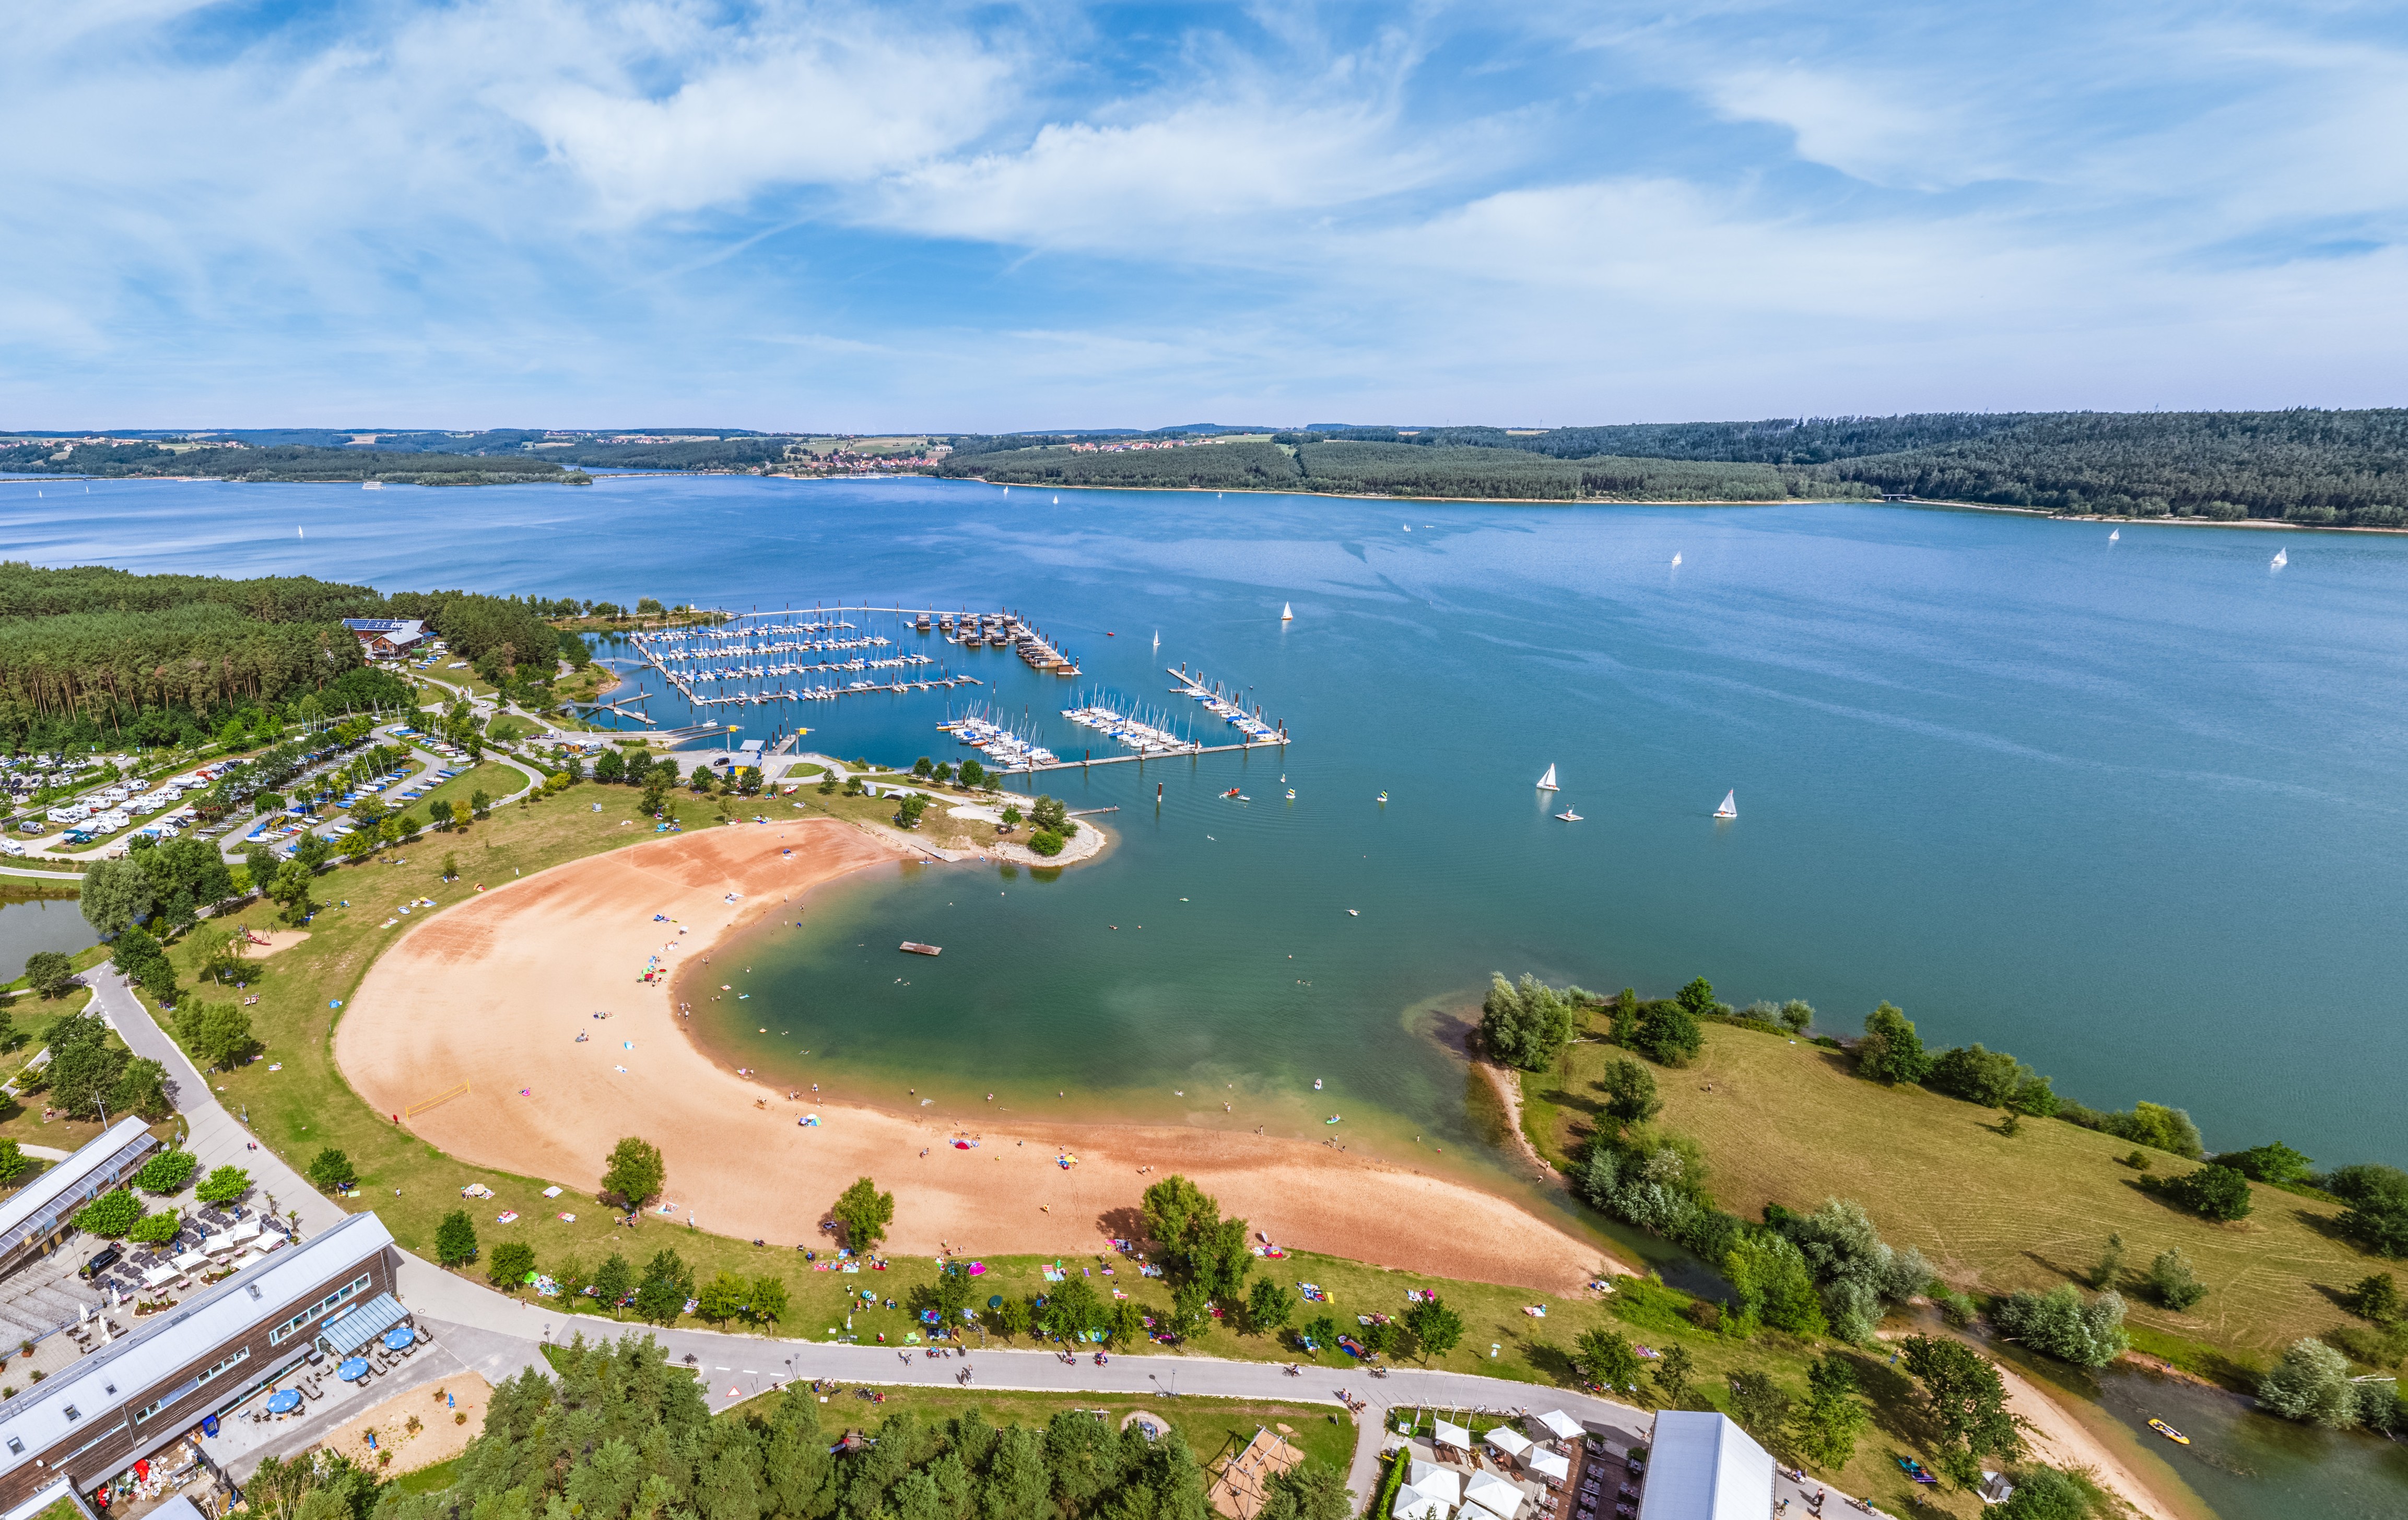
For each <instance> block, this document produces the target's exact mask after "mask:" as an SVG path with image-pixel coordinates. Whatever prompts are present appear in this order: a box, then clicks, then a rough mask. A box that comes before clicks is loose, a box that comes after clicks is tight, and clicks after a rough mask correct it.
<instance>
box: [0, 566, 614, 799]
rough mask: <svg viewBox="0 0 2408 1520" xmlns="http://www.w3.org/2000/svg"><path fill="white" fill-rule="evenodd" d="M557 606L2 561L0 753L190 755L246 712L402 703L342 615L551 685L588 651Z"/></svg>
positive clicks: (401, 694)
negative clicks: (428, 631)
mask: <svg viewBox="0 0 2408 1520" xmlns="http://www.w3.org/2000/svg"><path fill="white" fill-rule="evenodd" d="M570 605H571V606H572V607H573V605H574V604H570ZM556 610H558V608H557V607H556V606H555V605H553V604H549V603H540V604H539V603H534V602H527V601H523V600H521V599H519V598H517V597H504V596H486V595H477V594H474V593H469V592H463V591H436V592H398V593H395V594H394V595H391V596H387V595H382V594H380V593H379V592H377V591H375V590H374V589H372V588H370V587H367V586H350V585H341V584H338V583H336V582H333V581H313V580H309V579H308V578H306V577H300V576H271V577H262V578H258V579H253V580H247V581H229V580H218V579H215V578H212V577H208V576H193V575H135V574H131V573H129V572H127V571H124V570H115V569H109V568H108V567H106V566H72V567H69V568H65V569H55V570H51V569H38V568H36V567H35V566H31V565H25V564H22V563H7V564H0V751H6V752H7V753H23V752H26V751H36V752H54V751H58V750H62V749H65V748H67V747H70V746H75V745H93V744H106V745H123V744H135V745H149V744H162V743H180V744H192V743H196V742H198V741H200V740H201V739H203V738H206V737H207V736H208V735H209V734H211V733H213V732H215V731H216V730H218V729H219V728H220V727H222V725H223V724H225V722H226V721H227V720H228V719H229V718H235V717H247V716H248V715H249V714H252V713H259V712H275V713H280V714H283V715H287V716H296V717H316V716H320V715H324V716H337V715H339V714H341V713H343V712H345V711H350V710H361V709H366V708H371V707H377V706H385V707H391V706H394V705H397V704H400V703H402V702H405V701H407V700H408V698H409V689H408V688H407V687H406V686H405V685H404V684H403V683H402V682H401V681H399V680H397V679H395V678H394V677H393V676H391V675H388V674H386V673H384V672H382V671H380V670H375V669H371V668H368V667H366V665H364V664H363V662H362V660H361V657H360V648H359V640H358V639H357V638H353V637H352V636H351V633H350V632H349V630H347V629H345V628H344V627H343V625H342V624H341V622H340V620H341V619H343V618H346V617H401V618H422V619H424V620H425V621H426V622H427V623H428V624H429V625H431V626H432V627H433V628H434V629H435V631H436V632H437V634H439V635H441V636H442V637H443V638H444V639H445V641H446V642H447V643H449V644H450V646H451V648H452V652H453V653H454V654H456V655H458V656H459V657H460V658H463V659H466V660H469V661H473V662H475V663H476V664H477V665H478V666H479V667H480V669H485V670H491V671H493V672H494V673H495V675H498V676H503V677H507V676H508V675H509V673H510V672H511V671H513V670H515V669H517V668H519V667H530V668H532V669H535V670H538V671H540V672H541V673H543V674H545V675H547V676H548V675H549V674H551V672H552V670H553V669H554V668H555V661H556V660H557V659H558V658H560V657H561V656H563V655H564V654H566V655H567V656H568V657H569V658H570V659H571V660H572V661H575V660H578V659H581V658H582V657H583V656H584V646H583V644H582V642H581V641H580V640H577V639H575V638H573V636H564V635H562V634H560V633H559V632H558V631H556V630H555V629H553V628H552V625H551V624H548V623H546V622H545V621H544V618H545V616H546V615H547V614H549V613H552V612H554V611H556ZM572 644H573V645H575V648H574V649H573V650H571V649H570V648H569V646H570V645H572Z"/></svg>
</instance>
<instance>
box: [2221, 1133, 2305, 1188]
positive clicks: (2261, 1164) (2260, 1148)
mask: <svg viewBox="0 0 2408 1520" xmlns="http://www.w3.org/2000/svg"><path fill="white" fill-rule="evenodd" d="M2209 1159H2210V1160H2211V1161H2212V1162H2214V1164H2215V1165H2216V1166H2219V1167H2229V1168H2231V1169H2233V1170H2234V1171H2237V1172H2239V1173H2241V1175H2242V1176H2243V1177H2246V1178H2248V1179H2250V1180H2251V1181H2252V1182H2259V1183H2274V1184H2276V1185H2277V1186H2280V1185H2282V1184H2284V1183H2301V1182H2305V1181H2306V1180H2307V1177H2308V1173H2309V1172H2310V1171H2312V1170H2313V1169H2315V1162H2314V1161H2312V1160H2310V1159H2309V1158H2308V1157H2306V1156H2304V1155H2301V1154H2300V1153H2299V1152H2297V1151H2294V1150H2292V1149H2291V1148H2290V1147H2289V1146H2287V1145H2286V1144H2284V1143H2283V1142H2282V1141H2281V1140H2274V1141H2272V1142H2271V1143H2269V1144H2265V1145H2253V1146H2251V1147H2250V1148H2249V1149H2248V1150H2245V1151H2227V1152H2225V1153H2224V1154H2222V1155H2218V1156H2211V1157H2209Z"/></svg>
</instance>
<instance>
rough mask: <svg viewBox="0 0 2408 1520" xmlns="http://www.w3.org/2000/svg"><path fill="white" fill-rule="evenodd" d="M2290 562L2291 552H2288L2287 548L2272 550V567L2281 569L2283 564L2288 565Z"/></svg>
mask: <svg viewBox="0 0 2408 1520" xmlns="http://www.w3.org/2000/svg"><path fill="white" fill-rule="evenodd" d="M2290 563H2291V552H2290V551H2289V550H2287V549H2277V550H2275V551H2274V563H2273V565H2272V568H2274V569H2277V570H2279V569H2281V568H2282V567H2283V566H2286V565H2288V564H2290Z"/></svg>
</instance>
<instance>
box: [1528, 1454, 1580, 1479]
mask: <svg viewBox="0 0 2408 1520" xmlns="http://www.w3.org/2000/svg"><path fill="white" fill-rule="evenodd" d="M1527 1466H1528V1468H1529V1470H1531V1471H1533V1472H1535V1473H1537V1474H1538V1475H1539V1476H1540V1477H1541V1478H1553V1479H1555V1482H1557V1483H1566V1482H1569V1481H1570V1478H1571V1475H1572V1463H1571V1458H1570V1457H1568V1456H1559V1455H1556V1454H1555V1453H1554V1452H1532V1453H1531V1454H1530V1460H1529V1462H1528V1463H1527Z"/></svg>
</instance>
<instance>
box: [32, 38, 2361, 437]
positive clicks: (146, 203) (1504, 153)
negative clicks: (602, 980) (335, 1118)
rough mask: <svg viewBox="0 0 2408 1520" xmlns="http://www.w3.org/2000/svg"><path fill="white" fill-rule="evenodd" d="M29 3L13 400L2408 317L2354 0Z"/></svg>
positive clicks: (1654, 362)
mask: <svg viewBox="0 0 2408 1520" xmlns="http://www.w3.org/2000/svg"><path fill="white" fill-rule="evenodd" d="M15 21H16V30H15V32H14V33H12V36H11V45H10V47H9V48H8V49H7V50H0V134H5V135H6V140H7V141H8V142H9V143H10V144H11V148H12V175H11V183H10V189H9V193H8V194H7V195H6V196H5V197H0V423H12V424H14V425H43V424H57V425H75V424H81V423H90V422H96V421H102V420H108V421H116V422H127V421H146V422H152V423H160V424H163V425H165V424H174V423H230V422H237V421H268V420H292V421H303V420H316V421H322V422H329V423H335V422H342V423H349V422H377V423H452V424H466V423H495V422H501V421H512V420H514V421H521V422H532V421H554V422H564V423H565V422H568V421H572V420H574V421H589V422H600V421H608V420H610V419H611V418H614V417H618V418H625V417H636V416H661V415H667V414H669V410H673V411H674V412H675V413H676V414H677V415H680V416H693V417H699V416H701V415H702V414H703V413H702V411H698V410H696V408H702V409H706V410H708V411H709V412H710V415H711V416H712V417H714V418H721V419H724V420H727V421H731V422H736V423H750V424H753V425H808V426H845V425H853V424H856V423H857V424H859V425H892V424H895V423H902V422H906V421H912V422H922V423H935V424H938V425H958V426H1013V425H1027V424H1036V423H1059V422H1063V421H1067V420H1071V419H1073V418H1076V419H1079V420H1085V421H1091V422H1118V423H1153V422H1162V421H1192V420H1196V419H1198V418H1202V417H1208V416H1213V415H1226V416H1229V417H1232V418H1240V419H1243V420H1249V421H1254V420H1263V419H1266V418H1280V417H1285V418H1288V419H1290V420H1296V421H1302V420H1306V419H1307V418H1308V417H1310V416H1334V415H1351V416H1356V417H1369V416H1395V417H1399V418H1405V417H1427V418H1438V419H1441V420H1444V419H1450V418H1451V419H1455V420H1464V419H1469V418H1472V417H1489V418H1498V419H1503V418H1520V419H1534V418H1544V419H1545V420H1548V421H1555V422H1566V421H1574V420H1583V419H1592V420H1611V419H1614V418H1622V417H1632V416H1649V417H1665V416H1677V415H1739V414H1761V413H1764V412H1767V411H1786V410H1835V411H1836V410H1875V409H1903V408H1914V407H1928V406H2002V407H2003V406H2017V407H2046V406H2100V407H2114V406H2147V405H2156V404H2163V405H2231V406H2247V405H2280V404H2291V403H2316V404H2367V403H2374V402H2390V401H2397V400H2398V399H2399V397H2398V394H2397V386H2396V380H2395V379H2394V376H2395V374H2396V362H2395V361H2394V358H2393V355H2394V354H2395V353H2396V352H2397V351H2398V350H2399V347H2400V345H2401V342H2402V340H2403V339H2408V302H2403V301H2402V300H2401V297H2400V296H2399V295H2398V294H2397V293H2398V292H2399V291H2400V290H2401V289H2402V288H2408V287H2403V284H2402V281H2401V276H2402V274H2403V273H2408V270H2403V268H2402V263H2403V257H2408V255H2403V253H2402V251H2401V249H2402V245H2403V242H2408V160H2403V159H2402V158H2401V156H2400V155H2399V153H2398V152H2397V151H2396V146H2395V145H2396V144H2397V143H2398V142H2399V141H2400V140H2401V137H2402V136H2403V134H2408V48H2403V46H2402V44H2401V39H2400V37H2399V36H2398V35H2397V33H2396V28H2395V27H2393V26H2392V25H2391V24H2390V21H2391V18H2390V17H2389V16H2388V14H2387V13H2386V12H2385V11H2383V10H2382V9H2380V8H2379V7H2372V8H2364V9H2361V8H2355V7H2347V6H2343V7H2323V8H2308V7H2283V6H2275V5H2263V6H2252V5H2245V4H2244V5H2241V6H2237V7H2218V8H2216V9H2214V10H2213V11H2208V10H2204V9H2186V8H2184V7H2173V6H2166V5H2158V6H2156V7H2150V8H2145V9H2141V10H2133V9H2130V8H2128V7H2127V8H2121V9H2119V8H2115V7H2106V8H2100V7H2071V6H2057V7H2019V8H2017V9H2016V10H2015V11H2014V12H2012V13H2009V12H1984V11H1979V10H1975V11H1971V12H1968V11H1962V10H1957V11H1943V10H1942V9H1939V8H1937V7H1928V6H1914V7H1908V6H1897V5H1892V6H1887V7H1883V6H1876V7H1870V8H1868V7H1856V6H1852V7H1836V6H1829V5H1822V6H1817V5H1801V4H1783V3H1778V0H1753V3H1736V0H1735V3H1725V4H1702V5H1684V4H1678V3H1676V4H1673V5H1671V6H1670V7H1650V8H1648V9H1647V10H1646V11H1644V12H1638V11H1634V10H1631V9H1629V8H1627V7H1618V6H1600V7H1581V6H1578V5H1569V6H1564V7H1557V8H1555V9H1551V10H1549V11H1546V12H1543V13H1538V14H1527V13H1511V12H1501V11H1498V10H1495V9H1494V8H1493V7H1464V6H1445V5H1440V4H1435V3H1431V4H1425V5H1422V6H1420V7H1413V8H1411V9H1406V10H1395V9H1389V10H1382V11H1376V12H1373V11H1351V10H1340V9H1327V8H1318V7H1268V6H1264V7H1254V8H1252V9H1211V8H1178V7H1164V8H1156V9H1149V8H1142V7H1140V8H1128V7H1111V8H1097V9H1093V10H1088V9H1082V8H1079V7H1075V6H1071V7H1034V8H1030V9H1025V10H1017V11H996V10H992V9H987V8H969V7H964V8H959V9H948V8H936V9H931V8H928V7H912V8H910V9H909V10H905V9H901V8H896V7H883V6H878V5H872V4H838V5H829V4H815V3H810V0H591V3H577V0H449V3H441V4H437V3H425V4H415V3H409V0H356V3H352V4H348V5H338V6H336V7H332V8H316V9H304V10H299V11H293V12H285V11H280V10H265V9H254V8H252V7H220V6H213V5H206V4H197V3H183V0H95V3H93V4H88V5H84V6H78V7H30V8H28V9H27V10H26V11H25V12H24V14H23V15H22V16H21V17H19V18H16V19H15ZM664 409H669V410H664Z"/></svg>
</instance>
